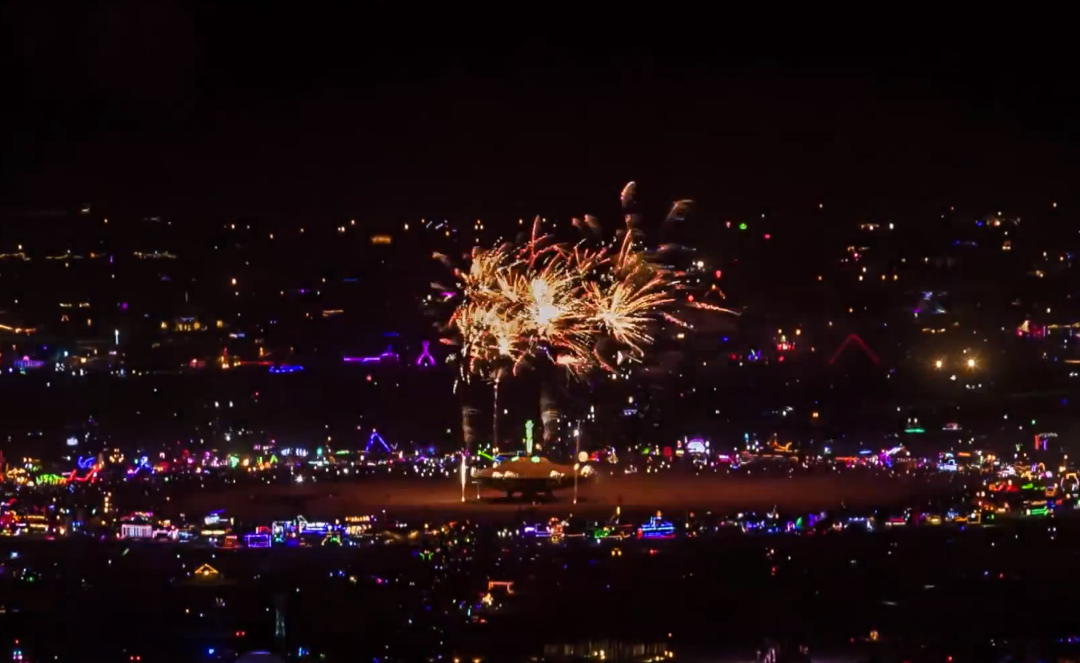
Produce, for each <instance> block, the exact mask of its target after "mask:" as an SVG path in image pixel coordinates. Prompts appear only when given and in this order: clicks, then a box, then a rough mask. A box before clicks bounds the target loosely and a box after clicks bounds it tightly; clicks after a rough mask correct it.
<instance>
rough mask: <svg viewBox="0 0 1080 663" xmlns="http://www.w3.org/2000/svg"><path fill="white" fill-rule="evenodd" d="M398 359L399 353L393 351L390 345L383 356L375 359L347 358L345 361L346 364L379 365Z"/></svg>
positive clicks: (377, 356) (376, 356)
mask: <svg viewBox="0 0 1080 663" xmlns="http://www.w3.org/2000/svg"><path fill="white" fill-rule="evenodd" d="M398 359H399V357H398V355H397V353H396V352H394V351H393V350H391V348H390V346H389V345H388V346H386V350H385V351H384V352H383V353H382V354H381V355H375V356H374V357H345V358H344V361H345V363H356V364H377V363H379V362H383V361H398Z"/></svg>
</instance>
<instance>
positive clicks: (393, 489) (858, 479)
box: [182, 474, 956, 519]
mask: <svg viewBox="0 0 1080 663" xmlns="http://www.w3.org/2000/svg"><path fill="white" fill-rule="evenodd" d="M955 487H956V486H951V485H949V484H947V483H946V482H944V481H928V480H926V479H906V478H887V477H883V476H875V475H861V474H846V475H837V474H825V475H801V476H800V475H796V476H793V477H780V476H777V477H742V476H740V477H731V476H723V477H719V476H701V477H697V476H692V475H691V476H675V475H640V474H637V475H630V476H617V477H612V476H604V477H600V478H599V479H597V480H595V481H593V482H590V483H588V484H585V485H582V487H581V488H580V491H579V500H578V504H577V506H576V507H574V511H575V513H580V514H582V515H584V514H597V515H599V514H602V513H610V512H611V511H612V510H614V508H615V507H616V506H617V505H619V506H622V508H623V509H624V510H627V509H629V510H632V511H645V510H653V509H690V508H693V509H712V510H718V511H724V512H726V511H734V510H740V509H747V510H766V509H772V508H773V507H776V508H778V509H780V510H781V511H785V512H807V511H816V510H822V509H833V508H837V507H840V506H846V507H850V508H867V507H888V506H895V505H900V504H904V505H908V504H917V503H919V502H920V501H923V500H926V499H930V498H933V497H935V496H938V495H942V494H944V493H945V492H948V491H949V490H950V489H951V488H955ZM572 496H573V491H572V490H569V489H568V490H562V491H559V492H557V493H556V495H555V498H554V499H553V500H551V501H548V502H540V503H536V504H533V503H529V502H522V501H521V500H516V501H509V500H506V499H505V498H504V497H503V496H502V495H501V494H500V493H495V492H489V491H481V492H480V493H479V496H478V493H477V489H476V486H475V485H469V486H467V487H466V490H465V502H462V490H461V484H460V483H458V482H455V481H453V480H449V479H442V480H438V479H373V478H366V479H358V480H356V481H354V482H350V483H321V484H320V483H308V484H303V485H276V486H261V487H257V488H256V487H253V488H236V489H230V490H225V491H217V492H214V491H207V492H201V493H197V494H195V495H191V496H188V497H187V498H185V499H184V500H183V501H182V506H183V509H184V510H185V511H187V512H188V513H199V512H203V511H207V512H208V511H211V510H214V509H226V510H227V512H228V513H229V514H230V515H232V516H235V517H240V518H250V519H273V518H282V517H294V516H296V515H297V514H303V515H305V516H306V517H309V518H314V517H317V518H335V517H342V516H347V515H357V514H365V513H372V512H375V511H381V510H386V511H388V512H393V513H399V514H409V513H414V514H415V513H431V514H432V515H445V516H447V517H450V516H457V515H462V516H472V515H477V516H479V515H490V516H497V515H499V514H514V513H516V512H518V511H519V510H520V509H521V508H522V506H523V505H525V506H528V507H530V508H533V507H535V508H537V509H539V510H541V511H547V510H550V511H551V513H552V514H556V513H559V514H565V513H566V511H567V508H568V507H570V506H572Z"/></svg>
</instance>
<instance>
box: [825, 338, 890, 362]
mask: <svg viewBox="0 0 1080 663" xmlns="http://www.w3.org/2000/svg"><path fill="white" fill-rule="evenodd" d="M852 341H854V342H855V343H857V344H858V345H859V347H860V348H862V351H863V354H865V355H866V356H867V357H869V358H870V361H872V362H874V364H875V365H876V364H880V363H881V361H880V360H879V359H878V356H877V355H876V354H874V351H873V350H871V349H870V348H869V346H867V345H866V344H865V343H863V340H862V339H861V338H859V337H858V336H856V335H855V334H850V335H848V337H847V338H845V339H844V342H843V343H841V344H840V347H839V348H838V349H837V350H836V353H835V354H834V355H833V356H832V359H830V360H829V365H830V366H832V364H833V362H835V361H836V358H837V357H839V356H840V353H841V352H843V351H844V348H846V347H847V346H848V345H849V344H850V343H851V342H852Z"/></svg>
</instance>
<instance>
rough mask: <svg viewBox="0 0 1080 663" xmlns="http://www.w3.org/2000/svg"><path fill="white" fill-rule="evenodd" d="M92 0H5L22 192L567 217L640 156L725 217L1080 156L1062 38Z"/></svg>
mask: <svg viewBox="0 0 1080 663" xmlns="http://www.w3.org/2000/svg"><path fill="white" fill-rule="evenodd" d="M88 4H90V5H92V6H90V7H79V8H77V9H72V8H70V7H67V6H64V8H63V11H58V10H56V8H55V6H52V5H48V4H47V3H6V4H5V7H4V9H3V16H4V21H3V25H4V27H5V33H4V54H3V55H4V58H5V60H6V62H5V69H7V70H8V71H9V72H11V74H12V75H10V76H8V77H7V81H8V82H7V84H6V85H5V88H6V90H5V94H4V99H5V101H4V106H5V109H4V111H3V113H4V116H5V117H6V124H7V125H8V127H9V132H8V133H9V141H8V142H7V146H6V147H5V149H4V150H3V154H2V171H0V173H2V180H0V194H2V201H0V204H2V207H3V208H5V209H8V210H10V209H24V208H49V207H55V206H62V205H73V204H77V203H81V202H84V201H85V202H96V203H101V204H105V205H108V206H110V207H111V208H115V209H131V210H132V211H137V212H139V213H146V212H158V213H166V214H174V215H180V216H185V217H190V218H207V219H211V218H213V219H217V218H221V217H230V216H244V215H251V216H277V217H280V218H284V219H287V218H291V217H303V216H305V215H318V216H332V215H335V214H347V215H349V216H354V217H359V218H360V219H363V220H365V221H368V220H374V219H379V220H396V219H400V218H410V217H413V216H417V215H427V216H450V217H453V216H462V217H465V218H469V217H476V216H482V217H484V218H486V219H489V218H492V217H501V216H506V217H513V218H516V217H518V216H522V215H530V214H532V213H536V212H539V213H544V214H551V215H564V216H565V215H570V214H581V213H583V212H586V211H592V212H595V211H597V210H600V211H601V212H604V211H607V210H608V208H612V202H613V201H614V196H615V193H616V192H617V191H618V188H619V187H620V186H621V184H622V183H623V182H625V181H626V180H629V179H636V180H637V181H638V182H639V184H640V185H641V187H642V189H641V190H642V192H643V195H644V196H646V197H653V198H655V199H656V200H657V201H667V200H670V199H672V198H675V197H693V198H695V199H697V200H698V201H699V202H700V204H701V206H702V207H703V208H704V209H706V210H709V212H710V213H712V212H715V213H716V214H717V215H726V214H752V213H757V212H760V211H769V212H771V213H780V211H782V210H786V211H787V214H786V216H787V218H791V219H793V220H798V219H799V215H800V214H801V213H802V210H808V209H810V208H811V207H812V206H816V203H817V202H819V201H823V202H825V203H827V204H828V205H829V206H830V209H832V210H841V211H842V213H844V214H847V215H848V216H851V217H860V216H875V215H890V216H900V217H903V216H904V215H912V216H918V215H926V216H927V217H929V218H933V216H934V215H935V211H936V210H938V209H940V208H941V206H943V205H957V206H965V207H966V208H969V209H970V210H971V212H972V213H984V212H986V211H987V210H990V209H998V208H1004V209H1009V210H1011V211H1015V212H1017V213H1023V212H1027V211H1030V210H1038V209H1044V208H1045V207H1046V206H1047V205H1048V204H1049V201H1051V200H1057V201H1059V202H1062V203H1064V202H1065V201H1067V200H1068V198H1069V196H1070V195H1071V194H1070V192H1069V188H1071V186H1072V184H1073V182H1074V181H1075V177H1074V176H1075V174H1076V172H1077V170H1076V166H1077V162H1078V159H1077V151H1076V147H1077V139H1078V136H1080V120H1078V119H1077V118H1080V92H1078V87H1077V86H1076V85H1075V80H1074V79H1073V78H1072V77H1071V76H1069V75H1068V74H1067V72H1065V75H1063V71H1062V70H1063V63H1064V62H1066V61H1067V57H1066V55H1067V50H1066V45H1065V44H1064V43H1063V42H1057V41H1056V40H1054V39H1052V38H1047V39H1045V40H1044V41H1042V42H1040V43H1039V45H1038V46H1034V45H1033V44H1030V43H1026V44H1017V43H1013V42H1010V41H1009V39H1008V38H1006V37H1003V36H996V35H993V34H986V35H980V34H979V33H977V32H975V31H972V32H971V33H969V34H968V35H967V37H961V36H958V35H957V34H952V33H949V32H946V31H944V30H943V31H942V32H941V33H939V34H935V35H912V34H901V33H900V31H898V34H896V35H884V34H878V33H876V32H874V33H866V32H862V33H859V34H858V35H857V36H855V37H854V38H853V37H852V36H851V35H848V36H847V38H843V37H842V36H841V35H840V34H835V35H834V34H824V33H815V32H814V31H810V30H806V31H802V30H800V32H799V33H787V32H784V31H777V30H773V31H760V29H757V30H755V29H743V27H742V26H741V25H739V23H738V22H737V21H735V20H734V19H731V21H730V22H727V21H724V20H720V19H714V21H715V22H710V23H709V24H708V25H704V24H702V25H698V26H695V25H694V23H695V21H693V20H683V21H680V22H679V23H678V24H675V25H671V26H669V25H662V24H661V23H660V22H657V24H656V25H655V26H648V24H647V22H646V23H645V24H643V25H638V26H637V29H636V30H635V31H634V34H630V33H629V32H628V31H626V30H624V29H622V28H620V27H619V26H617V25H616V24H615V19H614V17H613V18H612V21H611V22H601V23H598V24H597V25H596V26H595V27H588V28H586V27H584V26H582V27H578V28H576V29H575V30H574V31H573V32H567V31H566V28H565V27H564V28H562V29H560V30H559V31H558V32H555V31H552V32H550V33H548V34H546V35H545V34H542V33H543V29H542V28H541V27H539V26H537V25H536V24H535V23H534V22H533V21H531V20H528V19H526V18H524V17H523V18H522V19H520V20H521V22H520V23H514V24H512V26H510V27H508V26H506V25H502V26H501V27H499V26H494V25H493V26H490V27H486V26H485V24H484V23H483V21H481V22H480V23H477V22H472V23H469V24H468V25H469V27H467V28H466V29H459V28H458V27H457V24H459V23H460V24H466V23H468V21H467V17H465V16H455V17H454V18H453V19H452V21H453V24H452V23H450V22H445V23H440V22H439V21H437V20H431V21H430V24H429V25H427V26H423V27H421V26H418V25H416V24H415V23H414V22H413V21H412V20H406V19H405V18H403V17H395V18H393V19H390V18H388V17H381V16H374V15H365V14H355V15H347V14H338V15H333V14H329V13H316V12H313V11H307V8H305V11H304V12H300V11H299V10H296V9H293V10H292V11H283V10H275V11H272V12H271V13H267V12H266V11H265V9H264V10H263V11H254V10H253V7H256V6H257V5H254V4H253V5H243V4H242V3H230V7H231V8H230V9H227V10H222V9H221V8H220V7H218V8H207V7H211V6H212V5H213V4H220V3H208V5H206V6H204V7H203V8H201V9H190V8H189V6H188V5H187V4H182V3H169V2H140V3H130V4H121V3H100V4H94V3H88ZM417 12H418V13H419V10H417ZM508 19H509V17H508V16H498V17H487V19H486V20H487V21H496V20H503V21H506V20H508ZM449 20H450V19H449V18H448V21H449ZM644 27H649V28H650V29H649V31H648V32H644V31H643V28H644ZM605 206H606V207H605ZM612 211H614V210H613V208H612Z"/></svg>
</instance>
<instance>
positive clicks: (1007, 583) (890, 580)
mask: <svg viewBox="0 0 1080 663" xmlns="http://www.w3.org/2000/svg"><path fill="white" fill-rule="evenodd" d="M13 553H17V555H13ZM0 559H2V560H3V570H2V573H0V607H2V612H0V633H3V634H4V637H5V638H7V640H6V641H5V642H4V643H3V645H2V646H3V647H4V648H5V651H3V652H0V653H2V654H3V655H4V656H7V655H9V654H8V653H7V651H6V649H7V648H10V647H11V646H12V645H11V643H12V642H13V641H14V639H15V638H18V639H19V640H20V645H19V647H20V648H21V649H22V651H24V652H25V653H27V654H28V655H32V656H30V657H28V659H27V660H34V661H49V660H60V661H85V660H100V661H128V660H133V659H130V658H129V657H131V656H139V657H141V659H139V660H141V661H143V662H146V663H151V662H152V661H210V660H228V661H231V660H234V659H235V655H236V654H235V652H238V651H247V650H250V649H278V650H280V651H283V652H287V653H289V654H290V655H291V656H296V655H298V654H300V653H301V652H307V653H308V655H309V658H310V660H326V661H376V660H379V661H391V660H407V661H418V660H452V659H453V658H454V657H455V656H456V657H461V658H463V660H471V657H483V658H484V659H485V660H510V661H513V660H527V659H528V658H529V657H530V656H538V655H540V654H541V652H542V651H543V650H544V646H545V644H552V643H574V642H580V641H586V640H593V641H597V640H601V639H621V640H623V641H626V642H660V643H666V646H668V647H670V649H671V651H672V652H674V654H675V659H676V660H753V650H754V648H755V647H757V646H759V645H760V644H761V643H762V642H763V640H764V639H765V638H772V639H774V640H775V641H776V642H777V643H781V645H782V646H795V645H797V644H808V645H809V646H810V648H811V652H819V653H820V654H821V656H818V657H816V658H815V660H860V658H862V660H865V657H867V656H870V655H874V656H876V657H877V660H882V661H887V660H897V661H900V660H911V661H916V660H934V661H946V660H949V659H947V657H948V656H952V657H953V658H952V660H953V661H963V660H980V661H985V660H1006V659H1001V658H1000V655H1001V654H1003V653H1005V652H1018V653H1019V654H1021V655H1024V654H1025V653H1035V654H1039V655H1040V656H1042V655H1045V654H1044V653H1047V652H1051V651H1052V650H1053V648H1054V647H1056V646H1057V645H1054V644H1053V643H1054V642H1055V641H1057V640H1058V639H1061V638H1066V637H1068V636H1071V635H1074V634H1078V633H1080V620H1078V619H1077V618H1076V616H1075V615H1074V614H1073V611H1071V610H1069V609H1068V606H1070V605H1072V602H1073V601H1074V598H1075V597H1074V594H1075V588H1074V584H1073V583H1072V582H1070V580H1069V579H1070V578H1073V577H1075V576H1077V575H1078V574H1080V522H1077V521H1076V520H1075V519H1068V520H1062V521H1058V522H1055V521H1054V520H1043V521H1021V522H1014V523H1011V524H1008V525H1005V526H1000V527H995V528H985V529H976V528H968V529H947V528H922V529H917V530H891V531H883V532H875V533H843V534H830V535H825V536H748V535H734V534H733V535H730V536H723V535H722V536H719V537H717V538H710V539H680V540H675V541H658V542H634V541H624V542H622V543H619V544H614V543H612V542H604V543H596V542H585V541H580V540H579V541H575V542H570V543H563V544H554V543H551V542H550V541H547V540H533V539H530V540H524V539H521V538H513V537H505V536H499V533H498V530H497V528H495V527H480V528H478V529H471V530H467V531H459V532H456V533H451V534H450V535H448V536H446V537H445V538H443V540H441V541H434V540H428V541H421V542H419V543H417V545H415V546H408V545H384V544H379V545H369V546H366V547H361V548H327V547H323V548H301V549H271V550H265V551H257V550H243V551H236V552H222V551H216V552H215V551H213V550H210V549H196V548H184V547H178V546H171V545H155V544H142V545H134V544H128V543H123V542H109V543H95V542H89V541H82V542H80V541H65V542H45V541H40V542H34V541H17V540H14V539H4V540H0ZM204 563H209V564H211V565H213V566H214V567H215V569H216V570H217V571H219V572H220V573H221V576H220V577H215V578H212V579H209V580H206V581H199V580H196V579H193V577H190V576H189V575H188V574H189V573H190V572H191V571H193V570H194V569H196V568H197V567H199V566H200V565H201V564H204ZM488 580H512V581H514V583H515V585H514V587H515V590H516V591H515V593H514V594H513V595H511V596H502V595H499V596H498V597H496V601H495V605H494V606H493V607H490V608H489V607H484V606H483V605H482V603H481V602H480V601H479V598H480V597H481V596H483V595H484V594H485V592H486V590H487V584H486V583H487V581H488ZM278 615H279V616H280V619H276V616H278ZM282 627H284V630H281V629H282ZM275 630H277V633H275ZM874 638H876V642H873V641H872V640H873V639H874ZM994 647H996V648H997V649H996V650H995V651H991V649H992V648H994ZM211 650H213V651H212V653H211ZM825 654H828V655H827V656H826V655H825ZM54 657H55V658H54ZM320 657H325V658H320ZM464 657H470V658H464ZM1032 660H1036V659H1032Z"/></svg>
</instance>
